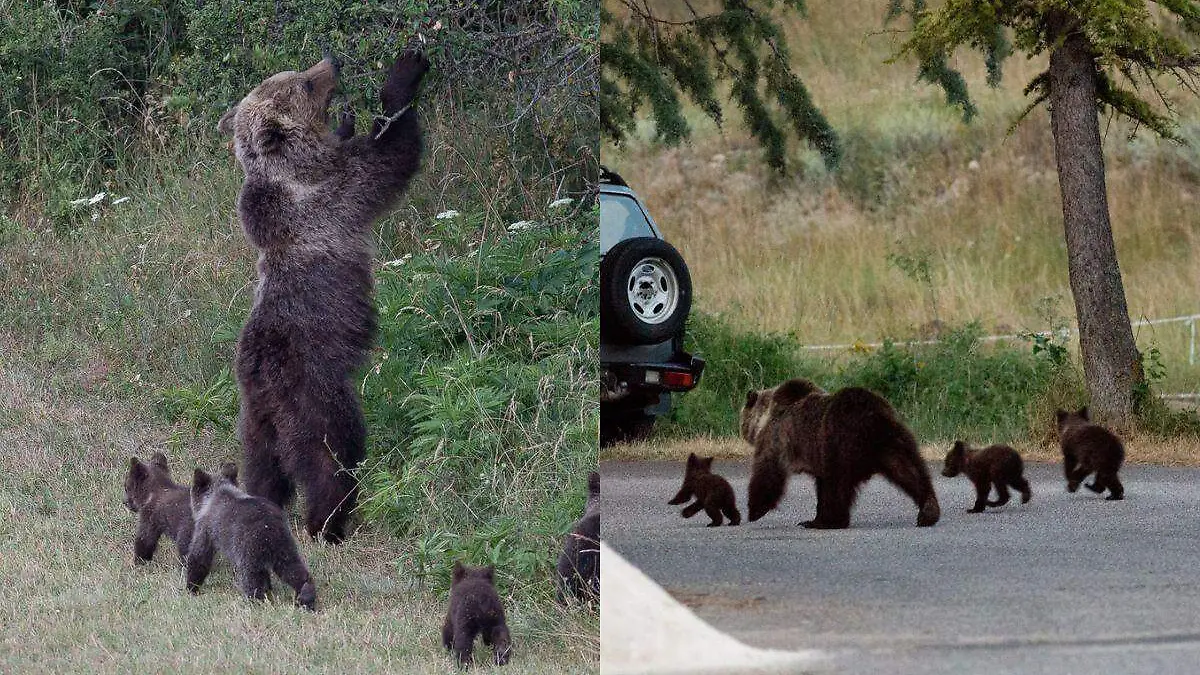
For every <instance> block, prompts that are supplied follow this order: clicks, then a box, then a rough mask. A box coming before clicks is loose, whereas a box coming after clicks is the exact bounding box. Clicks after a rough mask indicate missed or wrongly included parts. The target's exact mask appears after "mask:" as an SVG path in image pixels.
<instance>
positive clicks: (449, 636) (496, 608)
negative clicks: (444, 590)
mask: <svg viewBox="0 0 1200 675" xmlns="http://www.w3.org/2000/svg"><path fill="white" fill-rule="evenodd" d="M494 572H495V568H493V567H491V566H488V567H464V566H463V564H462V563H459V562H456V563H454V576H453V580H452V581H451V582H450V610H449V611H448V612H447V613H446V623H444V624H442V645H443V646H444V647H445V648H446V649H449V650H452V651H453V652H454V658H455V659H456V660H457V661H458V665H460V666H469V665H471V663H472V657H471V651H472V650H473V649H474V647H475V636H476V635H482V636H483V644H485V645H489V646H491V648H492V657H493V660H494V663H495V664H496V665H498V666H502V665H504V664H506V663H508V659H509V657H511V656H512V642H511V640H510V638H509V635H508V623H507V622H506V621H505V619H504V607H503V606H502V605H501V604H500V596H499V595H498V594H497V593H496V587H495V586H494V585H493V583H492V576H493V574H494Z"/></svg>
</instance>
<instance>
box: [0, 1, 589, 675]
mask: <svg viewBox="0 0 1200 675" xmlns="http://www.w3.org/2000/svg"><path fill="white" fill-rule="evenodd" d="M594 12H595V10H594V7H593V6H591V5H589V4H588V3H586V2H576V1H573V0H565V1H564V0H554V1H553V2H543V1H540V0H530V1H529V2H512V3H502V4H501V3H482V4H481V3H458V2H450V1H446V2H438V1H436V0H435V1H431V2H406V3H399V4H397V3H390V2H382V1H376V0H371V1H369V2H365V3H356V4H353V5H347V4H345V3H326V2H316V3H312V2H310V3H303V4H301V3H296V2H290V1H289V2H257V1H251V2H227V1H224V0H220V1H217V2H207V3H201V4H199V5H197V4H196V3H189V2H149V1H141V0H130V1H128V2H124V1H122V2H118V3H82V2H60V3H50V4H46V3H41V2H35V1H33V0H0V15H4V16H6V17H8V16H14V17H17V18H18V19H19V20H17V21H11V22H10V21H4V22H2V23H0V113H3V116H0V139H2V140H0V183H2V185H0V194H2V195H3V197H0V202H2V203H3V208H0V259H2V260H0V295H2V296H3V297H4V298H5V299H6V300H5V302H0V440H2V441H3V443H4V445H5V447H8V448H10V452H8V453H6V454H5V459H4V460H3V463H0V467H2V468H3V473H4V475H3V476H2V477H0V516H2V517H3V518H2V519H3V520H4V524H0V540H3V541H5V542H6V545H7V546H9V547H10V548H11V549H12V550H20V551H25V552H26V554H24V555H21V556H0V558H2V560H0V575H3V576H4V577H5V578H6V579H9V580H11V581H12V583H10V584H8V585H7V586H6V589H5V591H4V592H0V624H3V625H4V626H5V627H6V630H5V631H3V632H2V633H0V670H26V669H39V670H49V671H56V672H66V671H87V672H123V671H127V670H129V669H131V668H135V667H137V668H144V667H149V669H150V670H162V671H172V672H175V671H180V672H183V671H187V670H189V669H193V670H199V669H205V670H207V669H209V668H206V666H207V663H208V662H207V661H206V660H205V656H206V655H207V654H210V653H214V652H215V653H217V654H219V657H218V661H219V664H218V667H220V668H221V669H230V670H245V669H251V670H253V669H255V668H260V669H261V668H262V667H263V666H262V664H264V663H267V664H272V665H271V666H270V667H271V668H278V669H280V670H297V671H299V670H306V671H308V670H312V671H316V672H324V671H329V672H333V671H335V670H337V671H338V672H342V671H344V670H345V666H346V664H347V663H351V664H355V665H356V666H359V667H361V669H370V668H379V669H387V670H393V671H399V672H448V671H449V670H451V666H450V664H449V661H448V660H444V659H443V657H442V653H441V646H440V644H439V643H438V630H439V628H440V622H441V616H440V612H441V610H442V608H443V607H444V604H443V603H444V599H445V595H444V591H445V590H446V587H447V585H448V575H449V570H450V566H451V563H452V562H453V558H455V557H459V558H462V559H464V560H465V561H467V562H471V563H475V564H485V563H488V562H493V563H495V564H497V565H498V576H497V578H498V582H499V587H500V592H501V594H502V596H503V597H504V598H505V601H506V606H507V607H508V608H509V611H510V624H511V625H512V626H513V634H514V641H515V644H516V645H517V648H518V658H521V657H520V655H521V654H522V653H523V654H524V655H525V657H526V658H527V660H522V661H514V664H516V666H515V667H517V668H518V669H520V670H522V671H530V672H547V673H558V672H564V673H565V672H571V673H575V672H596V671H598V669H599V660H598V653H599V644H598V640H599V638H598V636H599V625H598V624H599V622H598V617H597V616H596V615H595V613H591V612H581V611H579V610H578V608H577V607H570V608H564V607H561V606H559V605H558V604H557V603H556V602H554V600H553V579H552V573H551V568H552V565H553V562H554V558H555V556H556V549H557V547H558V544H559V542H560V539H561V536H562V533H563V532H565V531H566V529H567V528H568V526H569V524H570V523H571V521H572V520H574V519H575V518H577V517H578V515H579V513H580V512H581V510H582V506H583V503H584V496H585V486H584V483H585V478H586V470H587V468H588V467H590V466H593V465H594V463H595V456H596V455H595V438H596V433H597V428H598V407H597V406H596V404H595V403H594V401H595V400H596V396H597V393H596V390H595V388H596V380H597V376H596V367H597V366H596V360H597V359H596V344H597V340H598V338H597V334H598V323H597V322H598V319H597V317H596V309H595V308H596V304H597V301H596V298H595V293H596V285H595V278H596V274H597V272H596V265H597V264H598V263H597V259H598V252H597V251H596V243H595V240H596V236H595V227H596V225H595V222H596V215H595V213H594V210H593V209H592V208H591V207H589V206H588V205H587V203H586V199H585V197H586V192H585V184H586V182H587V180H588V177H589V176H590V175H593V174H594V173H595V171H596V167H595V156H594V152H591V151H587V150H586V148H589V147H592V146H593V145H594V139H595V138H596V133H597V131H596V129H597V126H596V124H597V123H596V111H595V105H594V99H593V100H589V98H588V92H590V91H592V89H593V88H594V87H593V84H591V83H594V78H595V71H596V63H595V62H596V58H597V55H596V46H595V37H596V32H597V27H596V23H595V14H594ZM407 46H412V47H421V48H423V49H424V50H426V52H427V53H428V54H430V56H431V59H432V62H433V70H431V72H430V73H429V76H428V77H427V79H426V81H425V87H424V89H423V92H422V95H421V98H420V100H419V103H418V107H419V109H420V112H421V114H422V119H423V124H424V126H425V129H426V134H427V139H426V155H425V160H424V164H423V167H422V171H421V173H420V174H418V176H417V177H416V179H415V180H414V181H413V183H412V185H411V186H410V188H409V191H408V194H407V195H406V197H405V198H404V200H403V201H402V203H401V206H400V208H399V209H398V210H397V211H396V212H395V213H393V214H391V215H390V216H388V217H386V218H384V219H382V220H381V221H379V222H378V223H376V235H377V242H378V249H379V258H380V264H379V266H378V268H377V284H378V288H377V292H378V303H379V306H380V315H381V316H380V323H381V334H380V338H379V348H378V349H377V350H376V352H375V353H374V355H373V358H374V361H373V362H372V364H371V366H370V367H368V368H367V369H365V370H364V372H362V373H360V374H359V377H360V382H361V391H362V393H363V398H364V402H365V405H366V409H367V415H368V418H369V433H368V438H369V440H368V443H369V459H368V461H367V462H366V463H365V464H364V465H363V466H362V467H361V469H360V478H361V479H362V481H363V488H364V492H363V494H362V498H361V509H360V513H359V514H358V515H359V517H360V518H361V520H362V523H363V524H362V527H361V529H360V530H359V531H358V532H357V533H356V534H355V535H354V536H353V537H352V538H351V539H350V541H349V542H348V543H347V544H346V545H345V546H342V547H336V548H331V547H327V546H323V545H319V544H314V543H312V542H308V541H304V542H302V547H303V549H304V551H303V552H304V553H305V555H306V556H307V557H308V559H309V562H310V566H311V567H312V568H313V572H314V575H315V576H316V578H317V580H318V584H319V586H320V587H321V606H322V611H321V612H319V613H318V615H317V616H316V617H315V618H314V617H309V616H307V615H299V614H296V613H295V612H294V611H293V610H292V609H291V608H290V607H287V606H286V604H287V603H286V602H283V603H280V604H279V605H271V606H269V607H266V608H254V607H250V606H248V605H247V604H246V603H245V602H244V601H243V600H242V599H241V598H240V597H239V595H238V593H237V592H236V590H235V589H234V588H233V586H232V583H231V580H230V578H229V577H228V573H227V572H224V573H222V576H219V577H217V578H216V579H214V581H213V583H212V584H211V588H206V592H205V594H204V595H203V596H202V597H201V598H199V599H193V598H190V597H187V596H186V594H184V593H183V592H182V591H181V588H182V587H181V584H180V582H179V579H178V575H177V574H175V573H174V568H173V566H171V565H169V564H168V563H169V557H168V556H166V555H163V554H164V553H167V552H169V548H168V547H166V546H165V545H164V548H163V549H162V553H160V555H162V556H163V560H162V561H160V562H158V563H156V564H155V565H154V566H152V568H151V569H150V570H132V571H131V570H130V569H129V567H130V563H129V560H128V559H129V552H128V550H127V549H128V547H129V542H130V541H131V539H130V537H132V528H133V520H132V519H131V517H130V515H129V514H128V513H127V512H126V511H125V509H124V507H123V506H122V504H121V499H122V495H121V494H120V490H121V479H122V477H123V473H124V470H125V466H126V463H127V462H128V457H129V455H131V454H149V453H150V452H152V451H153V450H155V449H163V450H164V451H166V453H167V454H168V456H169V457H170V458H171V461H172V466H173V467H174V468H175V472H176V474H177V476H179V477H182V476H184V475H186V474H187V472H188V471H190V467H191V466H194V465H200V466H206V467H210V468H211V467H214V466H216V465H217V464H218V463H219V462H220V461H221V460H224V459H235V460H236V459H239V458H240V456H241V450H240V447H239V446H238V443H237V439H236V432H235V429H236V411H237V404H238V401H237V386H236V383H235V382H234V380H233V378H232V376H231V374H230V372H229V368H230V365H231V363H232V360H233V353H234V344H235V341H236V338H237V335H238V332H239V330H240V328H241V325H242V322H243V321H244V320H245V317H246V315H247V312H248V310H249V306H250V303H251V300H252V294H253V283H254V279H255V268H254V265H255V253H254V251H252V250H251V247H250V246H249V245H248V244H247V243H246V241H245V239H244V237H243V235H242V232H241V228H240V226H239V224H238V221H237V216H236V210H235V206H234V205H235V202H236V198H237V193H238V188H239V186H240V184H241V173H240V171H239V169H238V168H237V166H236V163H235V162H234V160H233V158H232V153H230V152H229V149H228V148H227V147H224V142H225V141H224V139H221V138H218V136H217V134H216V133H215V131H214V128H215V123H216V120H217V118H218V117H219V116H220V114H221V113H222V112H223V111H224V110H225V109H226V108H227V107H228V106H229V105H231V104H232V103H234V102H236V100H237V99H238V98H239V97H240V96H241V95H242V94H244V93H245V91H246V90H247V89H248V88H249V87H250V86H251V85H252V84H253V83H256V82H257V81H259V80H260V79H261V78H262V77H264V76H265V75H269V74H270V73H272V72H275V71H276V70H280V69H293V68H297V67H307V66H309V65H311V64H312V63H313V62H315V61H316V60H317V59H319V58H321V55H322V53H323V52H324V51H325V50H330V51H332V52H333V53H334V54H335V55H337V56H338V57H340V58H341V59H343V60H344V61H345V63H346V66H345V69H344V71H343V77H342V81H343V85H342V88H341V90H340V91H339V95H338V99H337V100H336V101H335V104H334V108H335V109H334V111H333V112H334V113H336V112H337V110H336V108H337V107H338V106H340V104H341V103H342V102H343V101H344V102H345V103H347V104H350V105H353V106H354V107H355V108H356V110H357V112H358V117H359V122H358V125H359V130H360V131H362V130H363V129H364V128H365V127H366V124H367V120H369V119H370V114H371V112H373V111H374V110H375V107H376V104H375V100H376V97H377V89H378V86H379V84H380V81H381V71H380V69H381V68H382V67H383V66H386V65H387V62H388V61H390V60H391V59H392V58H394V57H395V56H396V54H397V53H399V52H400V51H401V50H403V49H404V48H406V47H407ZM581 149H582V150H581ZM101 192H103V193H105V194H104V195H102V196H99V197H98V198H97V199H95V201H94V202H92V201H91V200H90V198H91V197H92V196H93V195H98V193H101ZM567 196H570V197H573V198H574V199H573V201H570V202H569V203H568V204H566V205H565V206H564V205H562V204H560V205H558V206H555V207H547V204H549V203H551V202H556V200H558V199H560V198H563V197H567ZM125 198H128V199H125ZM81 199H82V200H87V201H84V202H82V203H77V204H72V202H73V201H78V200H81ZM89 202H91V203H89ZM451 209H453V210H457V211H460V212H461V215H460V216H458V217H456V218H445V219H439V218H438V217H436V215H437V214H439V213H441V212H445V211H448V210H451ZM516 222H520V223H522V224H521V225H515V226H514V225H513V224H514V223H516ZM589 401H590V402H592V403H590V404H589V403H588V402H589ZM30 607H33V608H35V609H36V610H38V612H40V613H37V616H36V617H32V616H31V615H30V614H29V613H28V610H29V608H30ZM197 607H199V608H201V609H199V610H197ZM43 610H44V611H43ZM289 627H290V628H291V629H292V632H296V631H303V633H304V635H306V636H309V637H306V638H305V640H306V642H305V645H304V646H302V647H301V646H298V645H297V644H296V641H295V640H291V641H289V640H288V639H286V636H287V635H289V634H288V633H287V630H286V629H287V628H289ZM260 634H261V635H263V636H269V637H264V639H262V640H259V639H258V638H257V637H256V636H257V635H260ZM248 636H250V637H248ZM281 636H284V637H282V638H281ZM312 636H318V637H315V638H314V637H312ZM310 638H311V639H310ZM268 643H269V644H268ZM62 644H77V645H81V647H80V648H79V649H77V650H73V651H71V653H69V654H62V653H59V652H60V647H61V645H62ZM82 645H91V646H90V647H83V646H82ZM159 645H174V648H173V649H171V648H167V647H166V646H163V647H161V648H160V647H159ZM93 647H94V648H93ZM334 664H338V665H334Z"/></svg>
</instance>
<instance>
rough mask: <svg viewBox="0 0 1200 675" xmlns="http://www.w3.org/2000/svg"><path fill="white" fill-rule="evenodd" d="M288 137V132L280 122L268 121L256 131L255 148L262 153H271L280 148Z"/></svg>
mask: <svg viewBox="0 0 1200 675" xmlns="http://www.w3.org/2000/svg"><path fill="white" fill-rule="evenodd" d="M286 138H287V134H285V133H284V131H283V127H281V126H279V123H278V122H268V123H267V124H266V125H264V126H263V128H262V129H259V130H258V131H256V132H254V149H255V151H256V152H258V154H260V155H269V154H271V153H273V152H275V151H276V150H278V149H279V148H280V146H282V145H283V141H284V139H286Z"/></svg>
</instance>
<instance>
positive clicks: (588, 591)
mask: <svg viewBox="0 0 1200 675" xmlns="http://www.w3.org/2000/svg"><path fill="white" fill-rule="evenodd" d="M558 578H559V580H560V586H559V590H558V598H559V601H564V600H565V599H566V595H567V594H568V593H569V594H571V595H574V596H575V597H576V598H578V599H579V600H581V601H583V602H592V601H598V600H599V599H600V473H599V472H596V471H593V472H591V473H589V474H588V498H587V506H585V507H584V509H583V517H582V518H580V519H579V520H578V521H576V522H575V525H574V526H573V527H572V528H571V532H570V533H569V534H568V535H567V536H566V537H565V538H564V539H563V550H562V554H560V555H559V556H558Z"/></svg>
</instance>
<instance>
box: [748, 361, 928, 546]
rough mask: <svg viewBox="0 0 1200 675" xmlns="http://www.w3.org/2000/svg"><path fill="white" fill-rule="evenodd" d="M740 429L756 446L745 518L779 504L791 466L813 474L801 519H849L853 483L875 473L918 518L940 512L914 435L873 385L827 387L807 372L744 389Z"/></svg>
mask: <svg viewBox="0 0 1200 675" xmlns="http://www.w3.org/2000/svg"><path fill="white" fill-rule="evenodd" d="M741 434H742V438H743V439H744V440H745V441H746V442H747V443H749V444H750V445H752V446H754V464H753V470H752V473H751V477H750V500H749V501H750V503H749V512H750V513H749V519H750V520H751V521H755V520H758V519H759V518H762V517H763V516H764V515H766V513H767V512H769V511H771V510H772V509H774V508H775V507H776V506H778V505H779V501H780V500H781V499H782V498H783V495H784V491H785V490H786V489H787V481H788V476H789V474H790V473H808V474H811V475H812V476H813V478H814V479H815V481H816V487H817V515H816V518H814V519H813V520H810V521H807V522H805V523H803V525H804V526H805V527H814V528H827V529H837V528H845V527H849V525H850V509H851V507H852V506H853V505H854V499H855V496H856V495H857V492H858V488H859V486H860V485H862V484H863V483H864V482H866V481H867V480H868V479H870V478H871V477H872V476H874V475H875V474H877V473H878V474H883V476H884V477H885V478H887V479H888V480H889V481H891V482H892V483H894V484H895V485H896V486H897V487H899V488H900V489H901V490H903V491H904V492H905V493H906V494H908V496H909V497H911V498H912V500H913V501H914V502H916V504H917V508H918V509H919V510H918V513H917V525H918V526H921V527H926V526H930V525H933V524H934V523H936V522H937V521H938V519H939V518H940V517H941V508H940V507H939V506H938V501H937V495H936V494H935V493H934V491H933V483H932V481H930V479H929V468H928V467H927V466H925V462H924V461H922V460H921V455H920V453H919V452H918V448H917V441H916V439H915V438H914V437H913V435H912V432H910V431H909V430H908V428H907V427H905V426H904V424H903V423H902V422H901V421H900V419H899V417H898V416H897V414H896V411H895V410H894V409H893V408H892V406H891V405H890V404H888V402H887V401H886V400H884V399H883V398H882V397H880V396H879V395H878V394H875V393H874V392H871V391H868V390H866V389H861V388H858V387H851V388H848V389H843V390H841V391H838V392H837V393H834V394H828V393H826V392H825V391H823V390H822V389H820V388H819V387H817V386H816V385H815V384H813V383H812V382H810V381H808V380H805V379H793V380H788V381H787V382H784V383H782V384H780V385H778V386H776V387H773V388H770V389H763V390H761V391H750V392H748V393H747V394H746V403H745V405H744V406H743V408H742V412H741Z"/></svg>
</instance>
